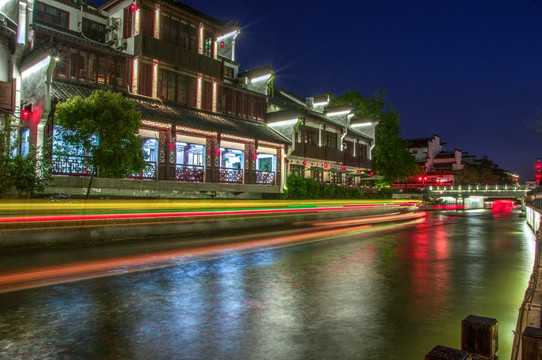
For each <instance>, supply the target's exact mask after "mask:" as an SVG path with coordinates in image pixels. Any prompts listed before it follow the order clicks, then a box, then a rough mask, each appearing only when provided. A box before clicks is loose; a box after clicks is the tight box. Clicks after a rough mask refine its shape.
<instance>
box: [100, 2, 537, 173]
mask: <svg viewBox="0 0 542 360" xmlns="http://www.w3.org/2000/svg"><path fill="white" fill-rule="evenodd" d="M92 2H94V3H103V1H101V2H99V1H96V0H95V1H92ZM182 2H183V3H185V4H187V5H189V6H192V7H194V8H196V9H198V10H200V11H202V12H204V13H206V14H208V15H210V16H213V17H215V18H217V19H220V20H230V19H233V20H236V21H238V22H239V24H240V25H241V28H242V30H241V35H240V36H239V37H238V39H237V47H236V52H237V56H236V57H237V59H236V60H237V61H239V62H240V63H241V70H247V69H251V68H257V67H260V66H264V65H267V64H272V65H273V66H274V69H275V72H276V80H275V87H276V88H280V87H283V88H286V89H287V90H289V91H291V92H294V93H296V94H298V95H300V96H302V97H307V96H316V95H320V94H322V93H324V92H331V93H334V94H336V95H340V94H342V93H344V92H346V91H347V90H348V89H353V88H357V89H359V90H360V91H361V93H362V94H363V95H365V96H371V95H372V93H373V92H374V90H376V89H386V97H387V100H388V101H389V102H390V103H391V104H392V105H393V106H394V107H395V108H396V109H397V111H398V112H399V113H400V114H401V119H400V122H401V127H402V135H403V138H405V139H410V138H423V137H431V136H432V135H433V134H437V135H439V136H440V137H441V141H443V142H446V143H447V147H446V149H447V150H453V149H454V148H457V149H460V150H462V151H466V152H468V153H469V154H473V155H477V156H478V157H482V156H483V155H487V156H488V157H489V159H491V160H493V161H494V162H495V163H497V164H498V165H500V167H502V168H504V169H508V170H510V171H513V172H516V173H519V174H520V181H525V180H529V179H534V161H535V158H537V157H542V142H540V141H539V140H537V139H535V138H534V136H533V135H531V132H532V131H531V130H530V129H529V128H528V127H527V125H526V124H525V122H526V121H527V120H528V119H530V118H533V117H534V116H536V113H537V111H542V66H541V63H542V1H536V0H456V1H443V0H426V1H422V0H408V1H405V0H378V1H367V0H358V1H351V0H343V1H326V2H323V1H305V0H296V1H291V0H290V1H283V0H273V1H254V0H250V1H201V0H184V1H182Z"/></svg>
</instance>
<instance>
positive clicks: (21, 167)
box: [0, 117, 51, 195]
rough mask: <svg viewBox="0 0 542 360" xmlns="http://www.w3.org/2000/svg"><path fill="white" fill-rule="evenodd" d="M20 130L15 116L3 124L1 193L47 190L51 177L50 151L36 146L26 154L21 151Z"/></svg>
mask: <svg viewBox="0 0 542 360" xmlns="http://www.w3.org/2000/svg"><path fill="white" fill-rule="evenodd" d="M19 130H20V129H19V127H17V126H14V125H13V119H12V118H11V117H7V118H6V119H4V122H3V123H1V124H0V194H4V193H6V192H8V191H10V190H12V189H15V190H17V191H19V192H24V193H27V194H29V195H32V194H33V193H35V192H43V191H44V190H45V187H46V186H47V185H48V184H49V183H50V181H51V172H50V167H51V162H50V160H49V156H47V154H43V153H42V152H40V151H38V150H39V149H37V148H36V147H31V148H30V151H29V152H28V154H26V155H24V156H23V155H21V154H20V153H19V152H18V151H17V149H18V148H19V146H20V142H21V139H20V137H19V136H18V134H19Z"/></svg>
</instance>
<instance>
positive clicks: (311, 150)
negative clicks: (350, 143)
mask: <svg viewBox="0 0 542 360" xmlns="http://www.w3.org/2000/svg"><path fill="white" fill-rule="evenodd" d="M292 155H294V156H299V157H303V158H311V159H319V160H325V161H336V162H342V151H341V150H339V149H332V148H328V147H325V146H318V145H313V144H305V143H298V142H296V143H295V150H294V151H293V153H292Z"/></svg>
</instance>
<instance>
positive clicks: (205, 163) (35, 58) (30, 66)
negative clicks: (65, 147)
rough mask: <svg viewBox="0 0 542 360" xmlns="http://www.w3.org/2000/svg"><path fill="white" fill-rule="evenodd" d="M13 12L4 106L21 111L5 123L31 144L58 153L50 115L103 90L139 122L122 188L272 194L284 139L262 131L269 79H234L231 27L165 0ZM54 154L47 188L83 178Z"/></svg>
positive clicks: (45, 2)
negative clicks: (128, 184) (138, 145)
mask: <svg viewBox="0 0 542 360" xmlns="http://www.w3.org/2000/svg"><path fill="white" fill-rule="evenodd" d="M21 4H23V2H22V1H20V2H13V4H12V5H14V6H15V7H17V6H18V7H19V9H18V13H21V14H22V15H21V16H20V17H21V18H24V19H25V21H26V23H25V24H24V26H19V28H23V29H24V32H25V35H24V36H22V37H21V38H23V39H24V43H22V44H21V45H20V47H21V48H22V50H19V52H20V53H21V55H20V60H18V59H16V58H15V57H14V56H11V58H12V59H14V60H13V63H14V64H16V66H15V65H14V67H16V68H17V69H18V71H19V73H20V76H19V77H20V82H17V81H16V80H17V79H15V80H14V81H13V82H12V83H16V84H17V85H16V87H17V89H18V91H17V94H18V96H19V98H15V100H12V102H14V103H19V104H20V109H14V110H13V113H15V115H16V117H18V118H19V119H20V125H21V129H23V130H22V131H24V133H25V134H27V135H26V136H27V138H28V141H29V143H30V144H33V145H36V146H38V147H43V146H45V145H46V139H48V138H50V139H52V147H53V150H54V149H55V148H60V147H61V146H59V145H60V144H58V141H60V139H59V138H58V137H57V136H55V134H56V133H57V131H59V130H60V129H59V128H58V126H57V125H56V124H55V119H54V112H55V111H54V110H55V105H56V104H57V103H58V102H62V101H65V100H66V99H69V98H72V97H74V96H76V95H80V96H82V97H87V96H89V95H90V94H91V93H92V92H93V91H94V90H96V89H103V90H111V91H115V92H121V93H122V94H123V96H124V98H125V99H126V100H128V101H130V102H132V103H133V104H134V105H135V107H136V110H138V111H139V112H140V113H141V114H142V127H141V130H140V133H139V134H140V136H141V137H142V138H143V140H144V145H143V146H144V152H145V154H146V161H147V162H148V166H147V168H146V170H145V171H144V172H143V173H141V174H132V175H130V176H129V177H130V178H132V179H134V180H141V181H153V180H154V181H156V180H161V181H170V182H172V185H171V186H172V187H175V188H177V189H179V188H183V186H185V187H186V188H187V189H188V188H189V189H191V190H190V191H192V192H194V196H197V195H198V193H200V194H201V193H213V194H215V195H217V194H218V195H217V196H220V194H222V195H224V196H229V195H231V194H234V193H235V194H261V193H266V192H271V193H273V192H275V193H276V192H280V191H281V190H282V188H283V184H284V180H285V175H286V173H285V171H284V169H283V168H284V166H283V164H284V163H285V156H286V152H287V151H288V145H289V144H290V139H289V138H286V137H284V136H283V135H282V134H281V133H279V132H277V131H275V130H274V129H272V128H269V127H268V126H267V124H266V123H265V117H266V107H267V96H268V91H269V85H270V84H272V80H273V79H274V73H273V71H272V67H265V68H261V69H256V70H253V71H245V72H244V73H242V74H239V67H240V64H239V63H238V62H237V61H236V58H235V47H236V39H237V36H238V35H239V32H240V27H239V25H238V24H237V23H230V22H223V21H221V20H218V19H215V18H213V17H210V16H208V15H206V14H203V13H201V12H199V11H198V10H196V9H193V8H191V7H189V6H186V5H184V4H181V3H177V2H172V1H167V0H137V1H131V0H111V1H109V2H107V3H106V4H105V5H103V6H102V7H93V6H91V5H87V4H85V3H83V2H81V1H78V0H72V1H70V0H40V1H32V0H27V3H26V4H27V6H26V9H24V10H22V9H20V7H21ZM20 25H22V24H20ZM6 36H8V37H9V36H11V37H13V36H14V35H10V34H8V35H6ZM18 37H19V35H18V34H17V38H18ZM2 39H4V37H3V38H2ZM15 40H16V39H15ZM3 41H4V43H5V42H6V41H8V42H9V41H11V42H13V41H14V40H9V39H8V40H5V39H4V40H3ZM15 42H16V41H15ZM4 51H5V50H4ZM10 51H11V53H12V54H13V53H14V51H12V50H10ZM2 82H5V83H9V78H7V79H0V85H1V84H2ZM23 114H24V116H23ZM47 146H48V145H47ZM53 154H54V155H53V159H52V160H53V175H55V181H56V182H57V183H59V182H62V181H64V182H65V179H64V178H66V177H85V176H88V175H89V174H90V169H88V168H86V167H85V162H84V156H85V154H77V153H70V154H58V153H56V152H54V151H53ZM189 183H190V184H191V185H187V184H189ZM123 184H125V182H124V183H123ZM194 184H195V185H194ZM227 194H229V195H227Z"/></svg>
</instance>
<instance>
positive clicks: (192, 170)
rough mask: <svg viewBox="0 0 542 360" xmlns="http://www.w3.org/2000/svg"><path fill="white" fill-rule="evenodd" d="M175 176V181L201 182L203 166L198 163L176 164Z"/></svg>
mask: <svg viewBox="0 0 542 360" xmlns="http://www.w3.org/2000/svg"><path fill="white" fill-rule="evenodd" d="M175 176H176V179H177V181H182V182H203V181H204V178H205V168H204V167H203V166H198V165H179V164H178V165H177V168H176V171H175Z"/></svg>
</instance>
